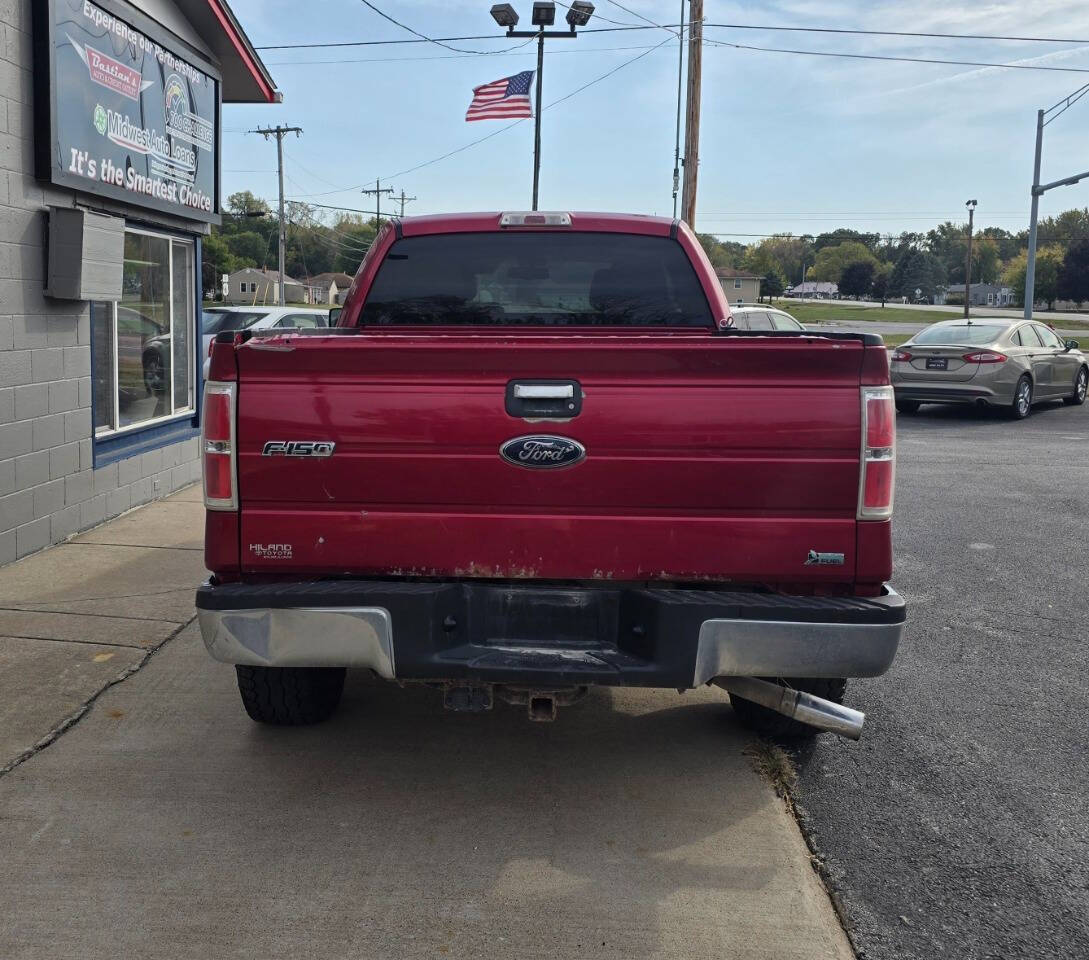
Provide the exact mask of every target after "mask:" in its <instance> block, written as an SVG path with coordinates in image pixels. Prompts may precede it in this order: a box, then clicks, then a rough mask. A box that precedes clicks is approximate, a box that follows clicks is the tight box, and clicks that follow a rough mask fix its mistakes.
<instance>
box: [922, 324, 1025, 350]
mask: <svg viewBox="0 0 1089 960" xmlns="http://www.w3.org/2000/svg"><path fill="white" fill-rule="evenodd" d="M1005 330H1006V327H1005V326H1004V325H1003V326H998V325H997V324H989V323H957V324H952V325H950V326H947V327H940V326H939V327H928V328H927V329H926V330H923V331H922V332H921V333H917V334H915V337H914V338H913V339H912V341H911V342H912V343H917V344H921V345H927V344H930V345H935V346H941V345H942V344H945V343H950V344H954V343H956V344H960V343H966V344H984V343H994V342H995V340H997V339H998V338H999V337H1000V336H1002V334H1003V333H1004V332H1005Z"/></svg>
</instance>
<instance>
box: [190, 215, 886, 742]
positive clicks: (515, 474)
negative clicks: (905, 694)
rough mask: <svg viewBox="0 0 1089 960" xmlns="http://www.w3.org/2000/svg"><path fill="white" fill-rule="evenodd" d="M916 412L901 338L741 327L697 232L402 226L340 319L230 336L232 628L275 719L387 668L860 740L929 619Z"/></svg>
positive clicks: (211, 476)
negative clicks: (869, 713) (913, 613)
mask: <svg viewBox="0 0 1089 960" xmlns="http://www.w3.org/2000/svg"><path fill="white" fill-rule="evenodd" d="M894 420H895V414H894V410H893V394H892V389H891V387H890V386H889V367H888V359H887V355H886V351H885V348H884V346H883V344H882V341H881V339H880V337H877V336H873V335H855V334H835V333H823V332H822V333H811V332H785V331H782V332H780V331H776V332H771V331H751V332H750V331H740V330H736V329H734V328H733V325H732V320H731V316H730V309H729V304H728V302H727V300H726V299H725V297H724V295H723V292H722V289H721V288H720V286H719V282H718V280H717V279H716V277H715V273H714V270H713V269H712V268H711V265H710V263H709V262H708V260H707V258H706V256H705V255H704V253H703V251H702V249H701V247H700V245H699V242H698V241H697V239H696V237H695V236H694V234H693V233H692V232H691V231H690V230H689V229H688V227H687V226H686V225H685V224H683V223H680V222H678V221H671V220H668V219H660V218H653V217H642V216H631V215H617V214H596V213H505V214H499V213H494V214H492V213H488V214H462V215H447V216H431V217H416V218H408V219H404V220H394V221H391V222H389V223H387V224H386V225H385V226H384V227H383V228H382V230H381V232H380V233H379V235H378V237H377V239H376V240H375V242H374V244H373V246H372V248H371V250H370V252H369V253H368V255H367V257H366V259H365V260H364V261H363V263H362V264H361V266H360V268H359V271H358V273H357V275H356V277H355V281H354V283H353V285H352V287H351V289H350V291H349V293H348V296H347V299H346V302H345V304H344V307H343V311H342V313H341V314H340V317H339V321H338V326H337V327H336V328H332V329H319V330H315V331H298V332H285V331H275V330H274V331H267V332H264V331H262V332H261V333H257V334H252V335H249V334H246V333H242V334H220V335H218V336H217V338H216V342H215V344H214V347H213V351H212V359H211V365H210V374H209V379H208V382H207V383H206V384H205V388H204V408H203V421H202V423H203V426H202V438H201V449H202V455H203V458H204V496H205V503H206V506H207V530H206V547H205V551H206V562H207V566H208V569H209V570H210V571H212V576H211V578H210V579H209V581H208V582H207V583H206V584H205V585H204V586H202V587H201V588H200V590H199V591H198V593H197V607H198V609H199V613H200V623H201V629H202V632H203V635H204V640H205V643H206V645H207V647H208V650H209V651H210V652H211V654H212V656H213V657H215V658H216V659H217V660H221V661H224V662H227V663H232V664H235V665H236V667H237V671H238V683H239V688H240V691H241V694H242V699H243V702H244V704H245V707H246V710H247V711H248V712H249V714H250V716H251V717H253V718H254V719H255V720H259V721H264V722H268V723H281V724H291V723H306V722H313V721H317V720H321V719H324V718H325V717H327V716H329V715H330V714H331V713H332V712H333V711H334V710H335V709H336V706H337V704H338V702H339V699H340V696H341V690H342V687H343V683H344V675H345V670H346V668H349V667H359V668H367V669H369V670H372V671H373V672H374V673H375V674H377V675H378V676H379V677H382V678H385V679H387V680H392V681H397V682H413V681H418V682H424V683H428V684H432V685H434V686H435V687H436V688H437V689H439V690H440V691H441V693H442V696H443V698H444V702H445V704H446V705H447V706H448V707H450V708H452V709H455V710H481V709H489V708H490V707H491V706H492V704H493V702H494V700H495V699H500V700H504V701H507V702H513V703H518V704H523V705H526V706H527V708H528V712H529V716H530V717H531V718H532V719H552V718H553V717H554V716H555V710H556V706H557V705H562V704H569V703H573V702H574V701H575V700H577V699H578V698H579V697H580V696H581V695H582V694H583V693H585V692H586V691H587V690H588V689H589V688H590V687H593V686H596V685H631V686H644V687H661V688H676V689H678V690H682V691H683V690H686V689H691V688H696V687H700V686H702V685H705V684H708V683H717V684H718V685H719V686H721V687H723V688H725V689H726V690H728V691H729V693H730V697H731V701H732V702H733V705H734V709H735V711H736V712H737V713H738V715H739V716H740V717H741V718H742V720H744V721H747V722H749V723H751V724H753V725H757V726H760V727H762V728H764V729H766V730H771V731H773V732H777V733H780V734H798V733H802V732H806V731H809V732H812V731H815V730H818V729H827V730H833V731H835V732H838V733H842V734H845V735H847V736H853V737H857V736H858V733H859V731H860V729H861V722H862V715H861V714H860V713H858V712H857V711H854V710H851V709H849V708H847V707H844V706H842V705H841V701H842V698H843V691H844V683H845V680H844V678H847V677H871V676H876V675H879V674H881V673H883V672H884V671H885V670H887V669H888V667H889V665H890V663H891V662H892V660H893V657H894V655H895V653H896V648H897V645H898V643H899V641H900V638H901V634H902V632H903V629H904V621H905V605H904V601H903V600H902V599H901V598H900V597H899V596H898V595H897V594H896V593H895V592H894V591H893V590H892V589H890V588H889V587H888V586H887V584H886V581H887V580H888V578H889V577H890V575H891V571H892V547H891V532H890V526H891V514H892V500H893V474H894V454H895V437H894V426H895V425H894Z"/></svg>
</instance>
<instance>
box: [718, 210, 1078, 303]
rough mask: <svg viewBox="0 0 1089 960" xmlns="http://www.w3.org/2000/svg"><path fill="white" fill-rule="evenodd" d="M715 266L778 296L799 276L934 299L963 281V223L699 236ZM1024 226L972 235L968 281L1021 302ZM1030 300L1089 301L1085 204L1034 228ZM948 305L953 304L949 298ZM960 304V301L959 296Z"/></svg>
mask: <svg viewBox="0 0 1089 960" xmlns="http://www.w3.org/2000/svg"><path fill="white" fill-rule="evenodd" d="M699 239H700V242H701V243H702V244H703V248H704V250H706V251H707V255H708V257H709V258H710V259H711V263H712V264H713V265H714V266H715V267H716V268H719V267H732V268H734V269H741V270H746V271H749V272H750V273H752V274H753V275H754V276H759V277H763V278H764V279H763V283H762V285H761V286H762V291H763V293H764V294H766V295H768V296H773V297H774V296H779V295H780V294H781V293H782V292H783V291H784V290H785V289H786V288H787V287H790V286H794V285H796V284H798V283H800V282H801V281H802V280H803V279H804V280H817V281H828V282H831V283H835V284H837V285H838V286H839V292H840V295H841V296H847V297H860V298H872V299H876V300H885V299H900V298H901V297H906V298H907V299H908V300H909V301H910V300H915V299H916V291H917V290H918V291H919V294H918V299H922V300H927V301H929V302H933V300H934V298H935V296H937V295H938V294H939V293H940V292H942V291H944V290H945V289H947V288H948V287H949V286H951V285H954V284H963V283H964V279H965V261H966V259H967V245H968V226H967V224H966V223H953V222H952V221H949V220H947V221H946V222H944V223H941V224H939V225H938V226H936V227H934V228H933V229H932V230H929V231H927V232H925V233H912V232H905V233H901V234H899V235H896V236H889V235H883V234H879V233H864V232H861V231H858V230H853V229H850V228H847V227H843V228H840V229H836V230H831V231H829V232H827V233H821V234H818V235H816V236H812V235H808V234H804V235H801V236H794V235H791V234H783V235H777V236H772V237H765V238H764V239H762V240H760V241H759V242H757V243H753V244H747V245H746V244H742V243H737V242H733V241H729V240H722V239H719V238H717V237H715V236H713V235H712V234H700V235H699ZM1027 250H1028V231H1027V230H1022V231H1020V232H1018V233H1011V232H1010V231H1008V230H1003V229H1002V228H1001V227H985V228H983V229H982V230H979V231H976V233H975V234H974V235H973V238H972V283H973V284H976V283H990V284H999V285H1005V286H1009V287H1010V288H1011V289H1012V290H1013V294H1014V297H1015V299H1016V300H1018V301H1019V302H1023V300H1024V294H1025V266H1026V261H1027ZM1035 299H1036V301H1037V302H1044V303H1046V304H1047V307H1048V309H1049V310H1050V309H1051V308H1052V306H1053V305H1054V303H1055V301H1056V300H1069V301H1073V302H1074V303H1078V304H1081V303H1084V302H1086V301H1089V209H1085V208H1083V209H1075V210H1067V211H1065V212H1063V213H1061V214H1059V215H1058V216H1055V217H1047V218H1045V219H1043V220H1041V221H1040V223H1039V225H1038V228H1037V254H1036V281H1035ZM948 302H954V298H952V297H950V298H949V300H948ZM961 302H962V303H963V298H961Z"/></svg>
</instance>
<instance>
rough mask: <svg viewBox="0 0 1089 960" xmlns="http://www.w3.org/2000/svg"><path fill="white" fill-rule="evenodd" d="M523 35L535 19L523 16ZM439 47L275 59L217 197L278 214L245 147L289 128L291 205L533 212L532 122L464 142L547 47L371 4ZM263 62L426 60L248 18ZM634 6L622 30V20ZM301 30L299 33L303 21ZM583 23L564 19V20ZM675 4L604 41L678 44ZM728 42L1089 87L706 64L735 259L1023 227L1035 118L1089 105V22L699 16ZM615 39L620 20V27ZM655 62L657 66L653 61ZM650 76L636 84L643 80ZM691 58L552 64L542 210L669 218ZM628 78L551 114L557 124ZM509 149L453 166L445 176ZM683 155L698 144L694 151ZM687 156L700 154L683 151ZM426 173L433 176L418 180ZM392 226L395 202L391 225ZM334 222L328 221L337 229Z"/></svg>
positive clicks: (1083, 154)
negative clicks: (840, 239)
mask: <svg viewBox="0 0 1089 960" xmlns="http://www.w3.org/2000/svg"><path fill="white" fill-rule="evenodd" d="M512 2H513V6H514V7H515V9H516V10H518V12H519V14H520V15H521V18H522V22H521V24H520V26H522V27H527V26H528V25H529V17H530V9H531V7H532V2H531V0H512ZM374 5H375V6H377V7H378V8H379V9H380V10H382V11H384V12H385V13H388V14H389V15H390V16H392V17H394V18H396V19H397V20H399V21H401V22H402V23H404V24H406V25H407V26H409V27H411V28H413V29H414V30H417V31H419V32H420V33H423V34H426V35H427V36H430V37H458V36H477V35H481V36H485V37H487V38H488V39H481V40H473V41H463V42H460V43H454V44H452V46H455V47H459V48H461V49H464V50H471V51H486V52H487V53H486V54H483V55H477V54H474V53H454V52H452V51H450V50H447V49H444V48H442V47H439V46H436V45H434V44H429V43H408V44H384V45H376V46H368V47H342V48H334V49H286V50H261V51H260V53H261V56H262V57H263V59H264V61H265V63H266V65H267V66H268V68H269V70H270V72H271V73H272V76H273V78H274V79H275V81H276V83H277V86H278V87H279V88H280V90H281V91H282V92H283V103H282V104H280V105H274V106H269V105H264V106H257V105H254V106H250V105H229V104H228V105H225V106H224V108H223V131H224V134H223V158H222V162H223V170H224V180H223V194H224V197H226V196H227V195H229V194H230V193H232V192H235V191H237V190H246V189H248V190H251V191H253V192H254V193H255V194H257V195H258V196H263V197H265V198H267V199H268V200H270V201H274V200H275V197H276V172H275V171H276V149H275V144H274V142H272V141H268V142H266V141H265V140H264V139H262V138H261V137H260V136H256V135H254V134H250V133H247V132H246V131H248V130H251V129H253V128H254V127H256V126H258V125H261V126H265V125H274V124H277V123H284V124H290V125H296V126H300V127H302V128H303V134H302V136H301V137H299V138H297V139H296V138H294V137H291V138H288V139H286V140H285V144H284V149H285V155H286V156H285V176H286V184H285V195H286V196H287V197H288V198H289V199H302V200H305V201H306V202H309V203H321V204H327V205H330V206H342V207H356V208H361V209H368V210H369V209H373V198H368V197H365V196H363V195H362V194H361V193H360V189H361V188H362V187H363V186H371V187H373V186H374V184H375V180H376V179H378V178H380V179H381V182H382V186H383V188H384V187H386V186H390V187H392V188H393V189H394V190H396V191H397V193H398V194H399V193H400V192H401V190H402V189H403V190H404V191H405V193H406V194H407V195H408V196H414V197H416V198H417V199H416V200H414V201H412V202H410V203H408V204H407V205H406V207H405V212H406V214H423V213H437V212H444V211H457V210H524V209H528V208H529V206H530V198H531V187H532V173H533V121H532V120H526V121H523V122H522V123H521V124H519V125H518V126H516V127H514V128H513V129H510V130H507V131H504V132H498V133H496V132H497V131H499V130H500V129H501V128H502V127H503V126H504V125H505V124H504V122H502V121H479V122H475V123H467V122H466V121H465V119H464V117H465V110H466V108H467V107H468V105H469V101H470V99H471V97H472V88H473V87H475V86H478V85H480V84H483V83H488V82H490V81H493V80H497V79H499V78H501V77H505V76H509V75H510V74H514V73H517V72H519V71H522V70H530V69H533V68H534V67H535V59H536V56H535V45H534V44H533V43H532V42H531V43H530V45H529V46H526V47H523V48H522V49H520V50H519V49H516V46H517V44H519V43H523V42H524V41H512V40H509V39H507V38H506V37H504V36H503V33H502V31H501V30H500V29H499V28H498V27H496V25H495V23H494V21H493V20H492V19H491V17H490V15H489V12H488V11H489V8H490V6H491V2H490V0H476V2H468V0H446V2H429V0H374ZM232 8H233V9H234V12H235V14H236V15H237V17H238V19H239V21H240V22H241V23H242V25H243V27H244V28H245V30H246V32H247V33H248V35H249V37H250V39H251V41H252V42H253V43H254V45H255V46H257V47H262V46H265V45H270V44H302V43H321V42H344V41H354V40H369V41H374V40H412V39H414V38H413V36H412V35H411V34H410V33H408V32H407V31H405V30H403V29H401V28H399V27H397V26H395V25H394V24H393V23H390V22H389V21H387V20H384V19H383V18H382V17H380V16H379V15H378V14H377V13H375V12H374V11H373V10H371V9H368V7H367V6H366V5H365V4H364V3H362V2H360V0H310V2H308V3H305V4H304V3H299V2H297V0H232ZM625 8H626V9H625ZM300 11H302V14H300ZM564 13H565V11H564V9H563V7H561V6H559V5H557V20H561V19H562V16H563V14H564ZM679 14H680V0H672V2H666V0H661V2H653V0H624V3H623V6H621V5H620V4H618V3H613V2H611V0H600V2H597V11H596V13H595V16H594V18H593V20H592V21H591V23H590V27H591V28H594V27H597V28H605V27H613V26H616V25H618V24H625V25H628V24H642V25H645V24H646V21H645V20H642V19H640V15H641V16H642V17H645V18H647V19H649V20H650V21H653V22H654V23H657V24H676V23H678V22H679ZM704 19H705V22H706V23H708V24H710V23H728V24H735V25H740V24H745V25H763V26H790V27H835V28H849V29H869V30H891V31H896V30H900V31H905V30H910V31H923V32H926V31H931V32H945V33H981V34H991V35H994V34H1000V35H1017V36H1031V37H1051V38H1059V39H1061V40H1063V41H1064V42H1059V43H1032V42H1012V41H1001V42H996V41H968V40H947V39H927V38H907V37H873V36H847V35H836V34H819V33H812V32H780V31H772V30H763V29H761V30H750V29H744V30H742V29H736V28H730V29H720V28H707V29H706V30H705V37H706V38H707V39H708V40H715V41H718V42H721V43H734V44H744V45H749V46H760V47H779V48H789V49H792V50H807V51H822V52H837V53H852V54H869V55H874V54H877V55H886V56H901V57H918V58H939V59H954V60H968V61H977V62H983V63H1017V64H1023V65H1036V66H1047V67H1065V68H1078V69H1081V70H1085V71H1087V72H1085V73H1073V72H1055V71H1050V72H1045V71H1039V72H1038V71H1029V70H1006V69H987V68H980V67H972V66H952V65H944V64H921V63H899V62H897V63H893V62H885V61H876V60H860V59H839V58H834V57H818V56H804V55H800V54H788V53H772V52H764V51H755V50H746V49H736V48H733V47H728V46H711V45H709V44H708V45H705V47H704V53H703V97H702V123H701V138H700V166H699V189H698V204H697V215H696V227H697V229H698V230H699V231H700V232H714V233H716V234H718V235H720V236H721V238H722V239H724V240H737V241H740V242H743V243H751V242H755V241H757V240H758V239H759V235H761V234H770V233H781V232H790V233H794V234H801V233H812V234H816V233H819V232H821V231H822V230H828V229H832V228H834V227H838V226H851V227H854V228H855V229H859V230H864V231H868V232H880V233H888V234H898V233H900V232H901V231H904V230H922V231H925V230H927V229H929V228H930V227H932V226H933V225H934V224H936V223H938V222H941V221H943V220H947V219H949V220H954V221H957V222H960V221H963V220H964V219H965V218H966V214H965V207H964V204H965V201H966V200H968V199H976V200H978V203H979V206H978V208H977V210H976V224H977V225H978V226H979V227H986V226H992V225H993V226H1000V227H1004V228H1005V229H1008V230H1021V229H1025V227H1026V226H1027V221H1028V208H1029V187H1030V185H1031V182H1032V159H1033V148H1034V142H1035V139H1034V138H1035V123H1036V111H1037V110H1038V109H1040V108H1045V109H1046V108H1048V107H1050V106H1052V105H1053V104H1055V103H1056V102H1058V101H1060V100H1062V99H1064V98H1065V97H1066V96H1068V95H1069V94H1071V93H1073V92H1074V91H1075V90H1077V89H1078V88H1079V87H1081V86H1083V85H1084V84H1086V83H1089V4H1087V3H1085V2H1084V0H1033V2H1026V0H1017V2H1007V0H961V2H951V0H910V2H907V0H873V2H863V0H856V2H848V0H823V2H817V0H783V2H727V0H705V4H704ZM610 21H612V22H610ZM656 45H660V46H657V48H656V49H649V48H651V47H655V46H656ZM636 57H638V58H639V59H637V60H634V62H631V63H629V64H628V65H627V66H622V65H623V64H625V62H626V61H631V60H633V58H636ZM677 58H678V43H677V39H676V37H675V36H673V35H671V34H670V33H669V32H667V31H665V30H661V29H647V30H631V31H616V32H602V33H581V34H580V35H579V37H577V38H576V39H567V38H560V39H556V40H553V41H549V42H547V43H546V50H545V69H544V102H545V104H546V109H545V111H544V112H543V113H542V143H543V146H542V153H541V157H542V161H541V202H540V206H541V208H542V209H554V210H610V211H614V210H615V211H631V212H639V213H652V214H659V215H672V213H673V198H672V171H673V150H674V134H675V124H676V109H677V66H678V60H677ZM618 67H620V68H621V69H619V70H617V72H616V73H615V74H613V75H611V76H608V77H606V78H605V79H602V80H601V81H600V82H598V83H595V84H594V85H593V86H591V87H588V88H587V89H586V90H584V91H582V92H580V93H578V94H576V95H575V96H573V97H572V98H571V99H568V100H565V101H564V102H563V103H559V104H557V105H556V106H555V107H552V108H551V109H549V108H547V104H549V103H551V102H552V101H554V100H558V99H560V98H561V97H564V96H566V95H567V94H569V93H571V92H572V91H574V90H576V89H577V88H579V87H581V86H583V85H584V84H587V83H589V82H591V81H593V80H595V79H596V78H599V77H601V76H603V75H604V74H606V73H609V72H610V71H612V70H615V69H616V68H618ZM492 133H496V135H495V136H493V137H491V138H490V139H488V140H487V141H485V142H483V143H480V144H478V145H475V146H471V147H468V148H467V149H464V150H461V151H460V152H458V153H456V154H454V155H453V156H450V157H448V158H446V159H443V160H439V161H438V162H433V163H428V161H433V160H435V159H436V158H438V157H440V156H441V155H443V154H446V153H448V152H450V151H453V150H457V149H458V148H460V147H464V146H465V145H467V144H469V143H470V142H471V141H474V140H477V139H479V138H481V137H484V136H486V135H488V134H492ZM682 136H683V134H682ZM682 144H683V140H682ZM1043 158H1044V160H1043V180H1044V181H1045V182H1046V181H1048V180H1053V179H1057V178H1060V177H1065V176H1069V175H1071V174H1074V173H1080V172H1082V171H1085V170H1089V96H1086V97H1085V98H1084V99H1083V100H1081V101H1080V102H1079V103H1077V104H1075V105H1074V106H1073V107H1071V108H1070V109H1069V110H1068V111H1067V112H1066V113H1065V114H1063V116H1062V117H1060V118H1058V119H1057V120H1055V122H1054V123H1052V124H1050V125H1049V126H1048V127H1047V128H1046V130H1045V135H1044V151H1043ZM421 164H427V165H426V166H422V167H420V168H419V169H415V170H413V169H412V168H416V167H419V166H420V165H421ZM1075 206H1078V207H1084V206H1089V181H1085V182H1083V183H1082V184H1079V185H1077V186H1074V187H1067V188H1063V189H1058V190H1055V191H1052V192H1051V193H1049V194H1047V195H1045V197H1044V198H1043V200H1042V202H1041V216H1046V215H1048V214H1051V213H1057V212H1059V211H1061V210H1064V209H1068V208H1070V207H1075ZM388 210H390V207H389V206H388V200H386V199H385V198H383V214H385V213H386V211H388ZM330 213H331V211H330Z"/></svg>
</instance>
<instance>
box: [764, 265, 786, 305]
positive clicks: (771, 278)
mask: <svg viewBox="0 0 1089 960" xmlns="http://www.w3.org/2000/svg"><path fill="white" fill-rule="evenodd" d="M783 287H784V284H783V276H782V274H781V273H779V271H778V270H775V269H772V270H769V271H768V272H767V274H766V275H765V276H764V280H763V282H762V283H761V284H760V294H761V296H766V297H767V298H768V299H769V300H771V299H772V298H773V297H779V296H782V293H783Z"/></svg>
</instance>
